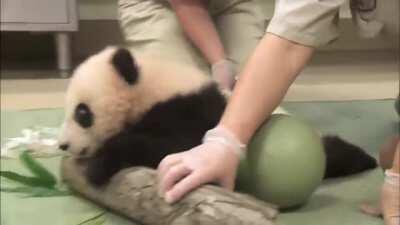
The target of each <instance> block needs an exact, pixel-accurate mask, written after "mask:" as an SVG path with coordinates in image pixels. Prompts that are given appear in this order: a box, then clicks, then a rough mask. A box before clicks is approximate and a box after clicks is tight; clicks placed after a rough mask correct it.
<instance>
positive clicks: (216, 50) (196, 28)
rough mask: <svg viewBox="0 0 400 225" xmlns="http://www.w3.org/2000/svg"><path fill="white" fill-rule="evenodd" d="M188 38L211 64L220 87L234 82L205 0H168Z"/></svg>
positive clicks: (227, 86)
mask: <svg viewBox="0 0 400 225" xmlns="http://www.w3.org/2000/svg"><path fill="white" fill-rule="evenodd" d="M168 2H169V3H170V5H171V7H172V9H173V10H174V11H175V14H176V17H177V18H178V21H179V23H180V25H181V26H182V29H183V31H184V33H185V34H186V36H187V37H188V39H189V40H190V41H191V42H192V43H193V44H194V46H196V47H197V48H198V49H199V50H200V52H201V53H202V54H203V56H204V57H205V58H206V60H207V62H208V63H209V64H210V65H211V69H212V75H213V77H214V79H215V80H216V81H217V82H218V84H219V85H220V86H221V87H222V88H227V89H230V88H232V86H233V83H234V76H235V74H234V73H235V71H234V66H233V64H232V63H231V62H230V61H229V60H227V58H226V55H225V50H224V46H223V44H222V42H221V39H220V37H219V34H218V32H217V30H216V28H215V25H214V22H213V21H212V19H211V17H210V14H209V13H208V9H207V4H206V1H205V0H168Z"/></svg>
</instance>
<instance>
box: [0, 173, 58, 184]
mask: <svg viewBox="0 0 400 225" xmlns="http://www.w3.org/2000/svg"><path fill="white" fill-rule="evenodd" d="M0 176H2V177H4V178H7V179H10V180H12V181H15V182H18V183H21V184H24V185H28V186H33V187H36V186H41V187H52V186H51V185H50V184H49V182H48V181H43V180H42V179H39V178H37V177H28V176H23V175H20V174H18V173H15V172H12V171H0Z"/></svg>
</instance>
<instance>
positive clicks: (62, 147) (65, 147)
mask: <svg viewBox="0 0 400 225" xmlns="http://www.w3.org/2000/svg"><path fill="white" fill-rule="evenodd" d="M58 147H59V148H60V149H61V150H63V151H66V150H67V149H68V148H69V144H61V145H60V146H58Z"/></svg>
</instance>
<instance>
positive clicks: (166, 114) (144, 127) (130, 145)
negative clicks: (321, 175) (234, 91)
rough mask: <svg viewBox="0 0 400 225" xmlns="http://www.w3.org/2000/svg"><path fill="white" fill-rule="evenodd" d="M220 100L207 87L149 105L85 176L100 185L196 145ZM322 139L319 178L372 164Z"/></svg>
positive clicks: (353, 149) (336, 141)
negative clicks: (324, 162) (322, 164)
mask: <svg viewBox="0 0 400 225" xmlns="http://www.w3.org/2000/svg"><path fill="white" fill-rule="evenodd" d="M225 104H226V102H225V99H224V97H223V96H222V95H221V93H220V92H219V91H218V90H217V87H216V86H215V85H211V86H208V87H205V88H204V89H203V90H202V91H201V92H198V93H193V94H190V95H186V96H182V95H179V96H176V97H174V98H172V99H170V100H168V101H166V102H162V103H159V104H157V105H155V106H154V107H153V108H152V109H151V110H150V111H149V112H148V113H146V115H145V116H144V117H143V118H142V119H141V120H140V121H139V122H137V123H135V124H126V128H125V129H124V130H123V131H121V132H120V133H118V134H117V135H115V136H113V137H112V138H110V139H109V140H108V141H106V143H105V144H104V145H103V146H102V147H101V149H99V150H98V151H97V153H96V155H95V156H94V157H93V158H91V159H89V162H88V164H87V165H88V168H87V177H88V180H89V181H90V182H91V183H92V184H95V185H98V186H99V185H103V184H106V183H107V182H108V180H109V179H110V178H111V177H112V176H113V175H114V174H115V173H117V172H118V171H120V170H121V169H123V168H127V167H131V166H147V167H151V168H156V167H157V165H158V163H159V162H160V161H161V160H162V159H163V158H164V157H165V156H167V155H169V154H171V153H177V152H181V151H185V150H188V149H190V148H192V147H194V146H196V145H199V144H200V143H201V139H202V137H203V135H204V133H205V132H206V131H207V130H209V129H211V128H213V127H214V126H216V124H217V123H218V121H219V119H220V117H221V115H222V113H223V111H224V108H225ZM323 141H324V146H325V151H326V156H327V168H326V173H325V178H331V177H339V176H346V175H350V174H353V173H358V172H361V171H363V170H366V169H370V168H375V167H376V166H377V163H376V160H375V159H374V158H372V157H370V156H368V155H367V154H366V153H364V152H363V151H362V150H361V149H360V148H359V147H357V146H354V145H352V144H350V143H347V142H345V141H343V140H341V139H340V138H338V137H336V136H327V137H324V138H323Z"/></svg>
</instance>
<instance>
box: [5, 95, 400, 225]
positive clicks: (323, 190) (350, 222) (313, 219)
mask: <svg viewBox="0 0 400 225" xmlns="http://www.w3.org/2000/svg"><path fill="white" fill-rule="evenodd" d="M284 107H285V108H286V109H287V110H288V111H290V112H292V113H293V114H295V115H296V116H299V117H302V118H304V119H306V120H308V121H309V122H310V123H311V124H313V125H314V126H315V127H316V128H318V129H320V130H321V131H322V133H324V134H339V135H341V136H342V137H344V138H345V139H347V140H349V141H351V142H353V143H356V144H358V145H360V146H362V147H363V148H364V149H366V150H367V151H368V152H369V153H370V154H372V155H374V156H376V155H377V151H378V148H379V146H380V145H381V144H382V143H383V142H384V140H385V139H386V138H387V137H389V136H390V135H392V134H394V133H396V132H398V125H399V124H398V117H397V115H396V113H395V111H394V108H393V101H391V100H385V101H355V102H329V103H322V102H321V103H315V102H313V103H285V104H284ZM62 119H63V111H62V110H61V109H56V110H36V111H35V110H32V111H22V112H10V111H5V112H4V111H3V112H2V113H1V140H2V143H3V141H4V140H5V138H7V137H16V136H19V135H20V131H21V129H23V128H26V127H29V126H37V125H41V126H49V127H55V126H59V125H60V124H61V121H62ZM40 161H41V162H43V163H44V165H45V166H46V167H47V168H49V169H50V170H51V171H53V172H54V173H56V174H58V173H59V169H58V168H59V163H60V158H59V157H56V158H48V159H40ZM1 169H2V170H12V171H16V172H20V173H24V174H28V171H26V170H25V169H24V168H23V167H22V166H21V164H20V163H19V162H18V161H17V160H4V159H2V160H1ZM382 178H383V174H382V171H381V170H380V169H375V170H373V171H369V172H366V173H363V174H361V175H357V176H352V177H347V178H344V179H333V180H330V181H326V182H324V183H323V184H322V185H321V186H320V187H319V188H318V190H317V191H316V192H315V193H314V195H313V196H312V197H311V199H310V200H309V201H308V202H307V204H305V205H304V206H303V207H301V208H299V209H296V210H292V211H288V212H283V213H281V214H280V215H279V218H278V221H277V224H278V225H298V224H301V225H302V224H304V225H314V224H315V225H337V224H342V225H355V224H362V225H381V224H383V222H382V220H380V219H377V218H373V217H369V216H367V215H364V214H362V213H360V212H359V210H358V205H359V204H360V203H362V202H374V201H376V199H377V198H378V193H379V188H380V184H381V182H382ZM1 181H2V184H3V182H4V180H3V179H2V180H1ZM1 224H2V225H78V224H79V225H95V224H96V225H100V224H102V225H124V224H126V225H133V224H134V223H131V222H129V221H127V220H125V219H123V218H121V217H119V216H115V215H113V214H111V213H105V214H104V213H103V210H102V209H101V208H98V207H96V206H95V205H93V204H92V203H90V202H88V201H86V200H83V199H81V198H78V197H74V196H64V197H46V198H23V197H21V195H19V194H12V193H4V192H1Z"/></svg>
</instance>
